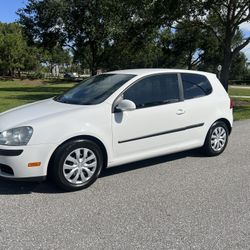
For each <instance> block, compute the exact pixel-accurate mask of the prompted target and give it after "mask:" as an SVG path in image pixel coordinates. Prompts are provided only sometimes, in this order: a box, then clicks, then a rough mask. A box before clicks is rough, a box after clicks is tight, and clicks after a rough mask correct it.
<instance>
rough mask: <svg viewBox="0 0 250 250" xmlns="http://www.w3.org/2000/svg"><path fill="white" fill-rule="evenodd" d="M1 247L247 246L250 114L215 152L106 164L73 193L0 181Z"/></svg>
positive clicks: (48, 186) (50, 186)
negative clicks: (220, 150)
mask: <svg viewBox="0 0 250 250" xmlns="http://www.w3.org/2000/svg"><path fill="white" fill-rule="evenodd" d="M0 249H15V250H16V249H18V250H19V249H84V250H85V249H116V250H119V249H126V250H129V249H131V250H132V249H133V250H134V249H157V250H158V249H164V250H166V249H208V250H210V249H212V250H214V249H215V250H216V249H226V250H229V249H232V250H237V249H250V120H246V121H240V122H235V124H234V129H233V132H232V135H231V136H230V141H229V144H228V147H227V149H226V151H225V152H224V153H223V154H222V155H220V156H218V157H213V158H209V157H204V156H202V155H201V154H200V152H199V151H198V150H192V151H187V152H184V153H178V154H173V155H169V156H164V157H160V158H154V159H150V160H147V161H141V162H137V163H133V164H129V165H123V166H119V167H114V168H110V169H107V170H106V172H105V174H103V175H102V176H101V178H100V179H98V181H97V182H96V183H95V184H94V185H92V186H91V187H89V188H88V189H85V190H83V191H79V192H74V193H63V192H61V191H60V190H59V189H58V188H56V187H55V186H54V185H53V184H51V183H49V182H44V183H40V184H39V183H19V182H10V181H3V180H0Z"/></svg>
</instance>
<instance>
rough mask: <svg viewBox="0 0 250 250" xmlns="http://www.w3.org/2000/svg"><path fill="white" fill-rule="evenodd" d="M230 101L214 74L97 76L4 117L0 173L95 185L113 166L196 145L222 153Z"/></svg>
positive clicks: (0, 120) (72, 186)
mask: <svg viewBox="0 0 250 250" xmlns="http://www.w3.org/2000/svg"><path fill="white" fill-rule="evenodd" d="M232 123H233V116H232V102H231V100H230V98H229V96H228V94H227V93H226V91H225V90H224V88H223V87H222V85H221V83H220V82H219V80H218V79H217V78H216V76H215V75H214V74H211V73H205V72H198V71H188V70H172V69H134V70H121V71H114V72H109V73H105V74H102V75H98V76H94V77H91V78H89V79H87V80H86V81H84V82H83V83H81V84H79V85H77V86H76V87H74V88H72V89H70V90H69V91H67V92H66V93H64V94H63V95H60V96H57V97H55V98H52V99H48V100H43V101H39V102H36V103H33V104H28V105H25V106H22V107H19V108H15V109H12V110H10V111H7V112H4V113H2V114H0V132H1V133H0V176H1V177H5V178H8V179H31V180H33V179H44V178H45V177H46V176H47V175H51V176H52V177H53V179H54V181H55V182H56V183H57V184H58V185H59V186H60V187H62V188H63V189H65V190H68V191H74V190H79V189H82V188H86V187H88V186H89V185H91V184H92V183H93V182H94V181H95V180H96V179H97V177H98V176H99V174H100V172H101V170H102V169H104V168H106V167H107V166H108V167H109V166H117V165H120V164H125V163H129V162H134V161H138V160H142V159H146V158H151V157H156V156H160V155H165V154H169V153H174V152H179V151H183V150H188V149H193V148H199V147H201V148H203V150H204V152H205V153H206V154H207V155H209V156H215V155H219V154H220V153H222V152H223V151H224V149H225V147H226V145H227V142H228V136H229V134H230V132H231V130H232Z"/></svg>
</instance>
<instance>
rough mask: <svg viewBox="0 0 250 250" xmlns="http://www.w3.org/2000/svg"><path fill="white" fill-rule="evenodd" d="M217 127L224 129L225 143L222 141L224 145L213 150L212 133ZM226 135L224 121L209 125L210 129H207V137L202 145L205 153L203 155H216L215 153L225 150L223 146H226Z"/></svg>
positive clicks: (227, 133)
mask: <svg viewBox="0 0 250 250" xmlns="http://www.w3.org/2000/svg"><path fill="white" fill-rule="evenodd" d="M218 128H223V129H224V131H225V143H224V145H223V146H222V147H221V148H220V149H219V150H214V148H213V146H212V135H213V133H214V132H215V130H216V129H218ZM222 131H223V130H222ZM228 136H229V131H228V127H227V125H226V124H225V123H224V122H222V121H217V122H215V123H214V124H213V125H212V126H211V127H210V129H209V131H208V133H207V137H206V140H205V143H204V145H203V147H202V150H203V152H204V153H205V155H207V156H217V155H220V154H221V153H222V152H223V151H224V150H225V148H226V146H227V143H228Z"/></svg>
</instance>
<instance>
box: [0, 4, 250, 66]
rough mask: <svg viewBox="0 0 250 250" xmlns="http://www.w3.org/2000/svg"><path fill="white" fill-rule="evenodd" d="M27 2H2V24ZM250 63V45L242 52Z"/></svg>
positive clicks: (249, 30) (246, 29) (246, 27)
mask: <svg viewBox="0 0 250 250" xmlns="http://www.w3.org/2000/svg"><path fill="white" fill-rule="evenodd" d="M26 2H27V0H0V22H6V23H10V22H14V21H16V20H17V19H18V17H17V15H16V11H17V10H18V9H19V8H22V7H24V6H25V3H26ZM240 28H241V30H242V31H243V33H244V34H245V35H246V36H247V35H248V36H249V35H250V23H244V24H242V25H241V26H240ZM242 51H243V52H244V53H245V54H246V56H247V58H248V61H250V44H248V46H247V47H245V48H244V49H243V50H242Z"/></svg>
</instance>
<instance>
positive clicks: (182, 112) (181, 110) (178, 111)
mask: <svg viewBox="0 0 250 250" xmlns="http://www.w3.org/2000/svg"><path fill="white" fill-rule="evenodd" d="M176 114H177V115H183V114H185V110H184V109H178V110H177V112H176Z"/></svg>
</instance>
